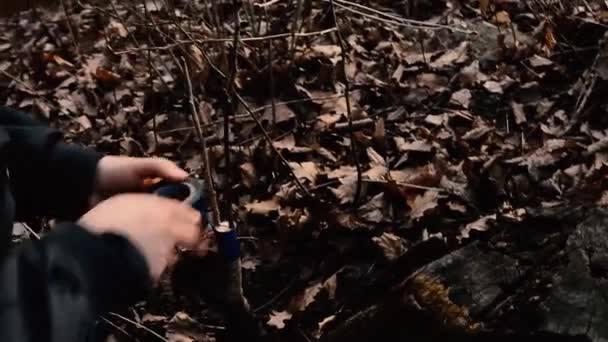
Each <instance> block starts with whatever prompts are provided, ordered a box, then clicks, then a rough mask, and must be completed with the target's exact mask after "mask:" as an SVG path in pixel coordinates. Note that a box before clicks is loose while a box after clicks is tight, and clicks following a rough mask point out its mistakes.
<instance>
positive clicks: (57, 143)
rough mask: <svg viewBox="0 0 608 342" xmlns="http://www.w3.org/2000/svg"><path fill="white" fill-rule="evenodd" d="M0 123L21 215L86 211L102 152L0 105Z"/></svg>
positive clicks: (58, 215)
mask: <svg viewBox="0 0 608 342" xmlns="http://www.w3.org/2000/svg"><path fill="white" fill-rule="evenodd" d="M0 126H2V127H3V128H4V129H5V130H6V132H7V133H8V135H9V137H10V142H9V146H8V148H6V153H8V154H9V155H8V156H6V158H5V160H6V161H7V162H8V165H7V166H8V170H9V174H10V183H11V189H12V193H13V197H14V198H15V202H16V216H17V219H18V220H25V219H28V218H31V217H34V216H52V217H56V218H60V219H75V218H77V217H78V216H80V215H82V214H83V213H84V211H85V210H86V209H87V206H88V204H89V197H90V195H91V194H92V192H93V189H94V185H95V184H94V183H95V174H96V168H97V163H98V162H99V159H101V157H102V155H101V154H99V153H96V152H93V151H87V150H84V149H82V148H79V147H77V146H73V145H67V144H64V143H63V142H62V134H61V133H60V132H59V131H57V130H54V129H52V128H49V127H47V126H44V125H42V124H41V123H39V122H37V121H35V120H33V119H32V118H30V117H29V116H27V115H25V114H23V113H20V112H17V111H13V110H11V109H8V108H5V107H0Z"/></svg>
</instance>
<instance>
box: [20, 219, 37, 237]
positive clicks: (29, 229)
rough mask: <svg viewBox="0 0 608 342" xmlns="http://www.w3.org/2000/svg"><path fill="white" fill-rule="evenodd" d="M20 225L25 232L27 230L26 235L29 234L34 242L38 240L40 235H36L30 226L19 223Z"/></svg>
mask: <svg viewBox="0 0 608 342" xmlns="http://www.w3.org/2000/svg"><path fill="white" fill-rule="evenodd" d="M21 225H23V227H24V228H25V230H27V231H28V233H30V235H32V236H33V237H34V238H35V239H36V240H40V235H38V233H36V232H35V231H34V230H33V229H32V228H31V227H30V226H28V225H27V223H24V222H21Z"/></svg>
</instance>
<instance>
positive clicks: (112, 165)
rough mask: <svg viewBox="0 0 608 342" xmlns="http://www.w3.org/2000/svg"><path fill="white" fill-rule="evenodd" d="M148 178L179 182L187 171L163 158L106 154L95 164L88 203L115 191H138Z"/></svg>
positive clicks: (93, 202) (93, 203)
mask: <svg viewBox="0 0 608 342" xmlns="http://www.w3.org/2000/svg"><path fill="white" fill-rule="evenodd" d="M149 178H162V179H164V180H167V181H172V182H182V181H184V180H186V178H188V173H187V172H186V171H184V170H182V169H181V168H179V167H178V166H177V165H175V163H173V162H172V161H170V160H167V159H162V158H130V157H123V156H106V157H103V158H102V159H101V160H100V161H99V163H98V164H97V179H96V187H95V191H94V193H93V196H92V198H91V202H92V205H95V204H97V203H99V202H100V201H102V200H104V199H106V198H108V197H110V196H113V195H116V194H120V193H126V192H139V191H141V190H143V188H144V181H145V180H146V179H149Z"/></svg>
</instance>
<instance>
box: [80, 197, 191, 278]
mask: <svg viewBox="0 0 608 342" xmlns="http://www.w3.org/2000/svg"><path fill="white" fill-rule="evenodd" d="M78 223H79V224H80V225H81V226H83V227H84V228H86V229H88V230H90V231H91V232H93V233H96V234H104V233H114V234H117V235H122V236H124V237H126V238H127V239H128V240H130V241H131V243H133V244H134V245H135V247H137V248H138V249H139V251H140V252H141V253H142V254H143V256H144V257H145V259H146V261H147V262H148V266H149V269H150V272H151V276H152V278H153V279H154V280H158V279H159V278H160V276H161V274H162V273H163V271H164V270H165V269H166V268H167V267H168V266H169V265H170V264H171V263H172V262H173V261H174V260H175V256H176V254H175V253H176V248H175V247H177V246H180V247H186V248H189V247H194V246H196V245H197V244H198V242H199V240H200V238H201V234H200V225H201V215H200V213H199V212H198V211H196V210H194V209H192V208H191V207H189V206H186V205H184V204H182V203H180V202H178V201H175V200H170V199H166V198H162V197H158V196H155V195H149V194H124V195H117V196H114V197H111V198H109V199H107V200H105V201H103V202H101V203H99V204H98V205H97V206H96V207H94V208H93V209H91V210H90V211H89V212H87V213H86V214H85V215H84V216H82V218H81V219H80V220H79V222H78Z"/></svg>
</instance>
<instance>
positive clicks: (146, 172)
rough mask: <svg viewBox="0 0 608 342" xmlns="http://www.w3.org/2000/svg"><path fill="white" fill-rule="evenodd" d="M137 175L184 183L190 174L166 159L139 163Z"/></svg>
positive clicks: (146, 160)
mask: <svg viewBox="0 0 608 342" xmlns="http://www.w3.org/2000/svg"><path fill="white" fill-rule="evenodd" d="M137 173H138V175H139V176H140V177H141V178H162V179H165V180H169V181H174V182H183V181H185V180H186V179H187V178H188V176H189V175H188V172H186V171H184V170H183V169H182V168H180V167H179V166H177V165H176V164H175V163H174V162H172V161H170V160H168V159H164V158H148V159H142V160H140V161H139V165H138V166H137Z"/></svg>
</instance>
